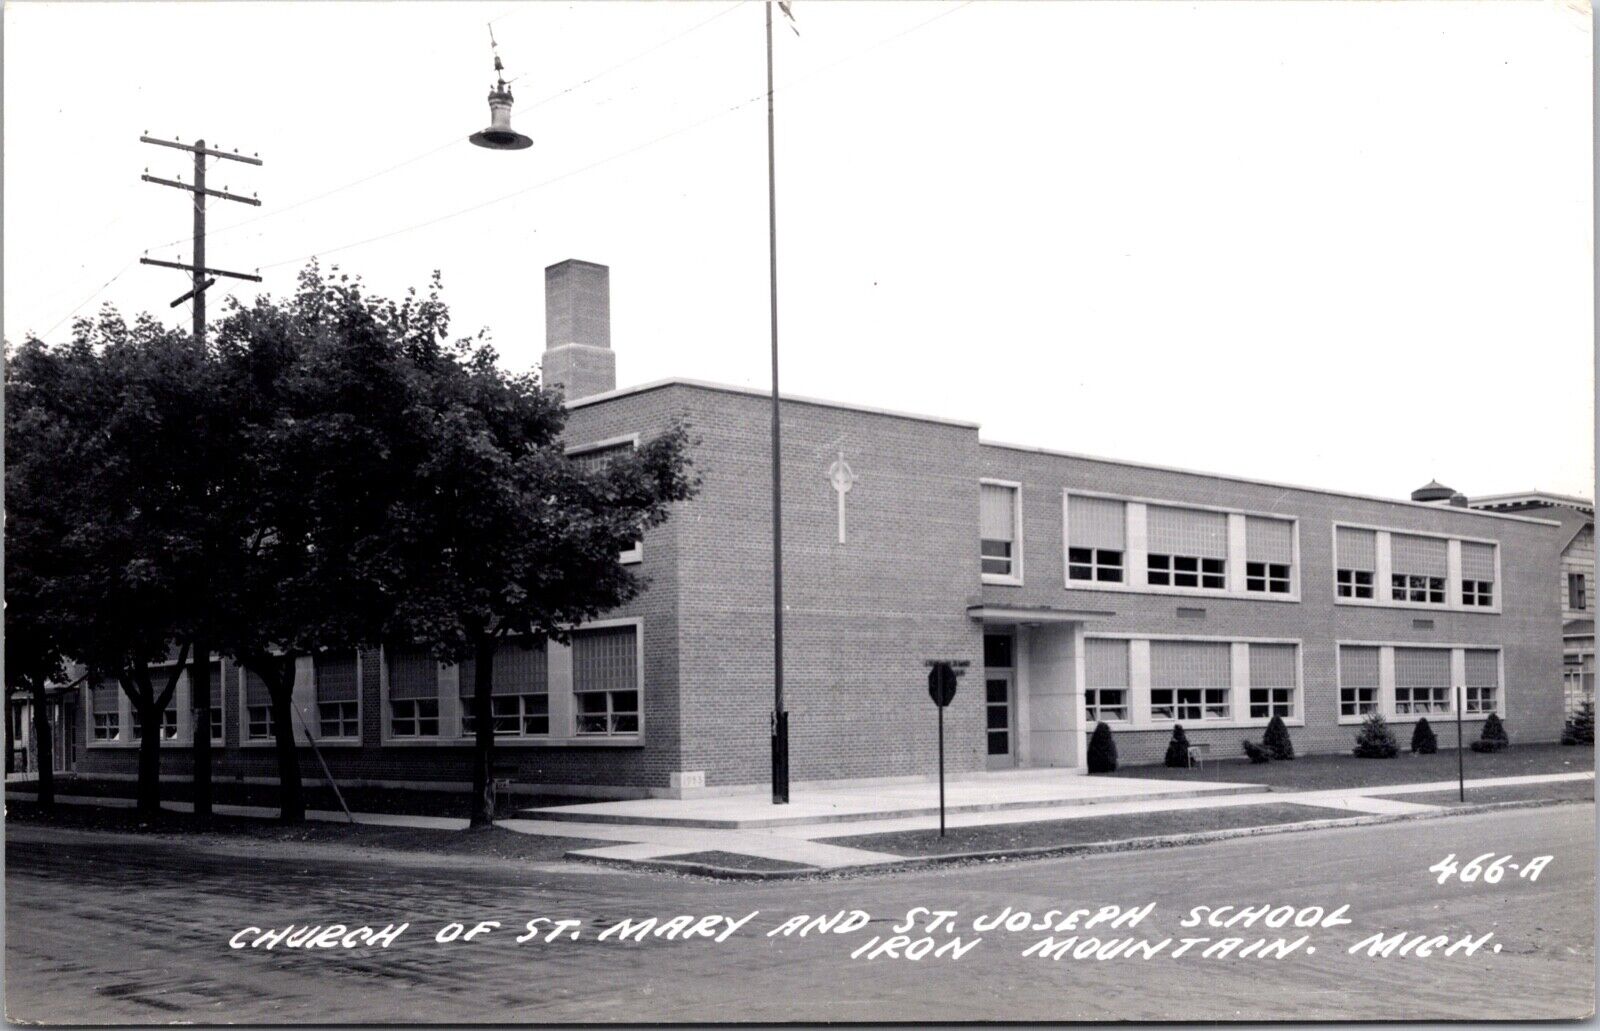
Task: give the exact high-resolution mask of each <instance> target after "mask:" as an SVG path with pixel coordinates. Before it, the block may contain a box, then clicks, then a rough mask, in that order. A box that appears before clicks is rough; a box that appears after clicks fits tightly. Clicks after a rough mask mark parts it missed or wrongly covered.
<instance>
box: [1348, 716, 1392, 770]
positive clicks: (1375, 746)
mask: <svg viewBox="0 0 1600 1031" xmlns="http://www.w3.org/2000/svg"><path fill="white" fill-rule="evenodd" d="M1353 754H1355V755H1357V756H1359V757H1361V758H1362V759H1393V758H1394V757H1395V756H1397V755H1399V754H1400V746H1399V745H1398V744H1396V743H1395V739H1394V733H1393V731H1391V730H1390V729H1389V724H1388V723H1386V722H1384V719H1383V713H1381V712H1369V713H1367V718H1366V719H1365V720H1363V721H1362V723H1361V729H1360V730H1359V731H1357V732H1356V747H1355V750H1354V753H1353Z"/></svg>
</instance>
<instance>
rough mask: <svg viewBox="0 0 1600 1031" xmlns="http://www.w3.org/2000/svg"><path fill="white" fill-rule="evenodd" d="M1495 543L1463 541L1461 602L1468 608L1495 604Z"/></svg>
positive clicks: (1486, 606) (1487, 606)
mask: <svg viewBox="0 0 1600 1031" xmlns="http://www.w3.org/2000/svg"><path fill="white" fill-rule="evenodd" d="M1494 567H1495V561H1494V545H1493V544H1484V543H1482V542H1480V541H1462V542H1461V604H1463V605H1465V606H1467V607H1468V608H1489V607H1491V606H1493V605H1494V574H1495V568H1494Z"/></svg>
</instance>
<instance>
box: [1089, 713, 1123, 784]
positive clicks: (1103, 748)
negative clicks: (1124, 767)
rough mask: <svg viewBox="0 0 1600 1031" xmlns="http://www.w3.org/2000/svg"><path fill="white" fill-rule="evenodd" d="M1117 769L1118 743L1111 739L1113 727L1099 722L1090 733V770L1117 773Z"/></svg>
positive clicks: (1091, 771)
mask: <svg viewBox="0 0 1600 1031" xmlns="http://www.w3.org/2000/svg"><path fill="white" fill-rule="evenodd" d="M1116 769H1117V743H1116V742H1115V741H1113V740H1111V728H1110V727H1108V726H1106V725H1105V724H1104V723H1097V724H1095V727H1094V733H1093V734H1090V735H1089V772H1090V773H1115V772H1116Z"/></svg>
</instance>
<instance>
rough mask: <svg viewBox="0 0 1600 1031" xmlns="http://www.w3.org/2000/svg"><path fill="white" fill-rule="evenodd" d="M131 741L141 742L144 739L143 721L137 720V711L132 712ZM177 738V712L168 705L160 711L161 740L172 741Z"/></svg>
mask: <svg viewBox="0 0 1600 1031" xmlns="http://www.w3.org/2000/svg"><path fill="white" fill-rule="evenodd" d="M132 729H133V739H134V740H135V741H139V740H142V739H143V737H144V721H143V720H141V719H140V718H139V710H138V709H134V710H133V728H132ZM177 737H178V710H177V709H174V708H172V707H171V706H170V705H169V706H168V707H167V708H165V709H163V710H162V711H161V740H163V741H173V740H176V739H177Z"/></svg>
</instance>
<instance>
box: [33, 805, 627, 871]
mask: <svg viewBox="0 0 1600 1031" xmlns="http://www.w3.org/2000/svg"><path fill="white" fill-rule="evenodd" d="M6 819H7V820H8V821H10V822H12V823H17V824H33V825H37V826H45V827H66V828H71V829H75V830H94V831H112V832H120V833H129V834H183V835H185V836H186V837H188V838H190V839H192V840H194V841H195V842H197V843H201V844H203V843H205V842H206V841H222V840H232V841H240V840H253V841H261V842H282V843H296V844H298V843H307V844H338V845H354V846H359V847H361V848H380V849H394V850H398V851H402V852H433V853H438V854H441V855H444V854H448V855H458V856H479V857H487V858H494V859H517V860H531V861H543V862H552V861H556V860H560V859H562V858H563V857H564V856H565V855H566V853H567V852H569V851H571V850H573V849H579V848H599V847H601V846H603V845H610V844H614V842H610V841H594V840H591V839H588V838H557V837H541V836H538V835H533V834H518V833H517V832H516V831H510V830H506V829H504V828H502V827H491V828H489V829H488V830H482V831H440V830H427V829H420V828H413V827H374V826H371V825H367V824H348V823H325V822H310V823H306V824H303V825H301V826H298V827H286V826H283V825H282V824H278V823H274V822H273V821H271V820H255V819H250V818H248V817H227V816H219V817H216V818H214V819H213V820H212V821H211V825H210V827H208V828H207V829H205V830H203V831H202V830H199V829H198V828H197V827H196V826H195V822H194V817H193V816H191V815H190V814H188V813H174V812H164V813H162V815H161V817H160V818H159V819H158V820H156V821H155V822H153V823H149V824H143V823H140V822H139V819H138V817H137V816H135V815H134V812H133V810H132V809H103V808H101V807H99V806H87V805H59V806H57V807H56V809H55V812H54V813H49V814H46V813H44V812H42V811H41V810H40V808H39V806H38V804H37V803H34V802H7V803H6Z"/></svg>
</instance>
